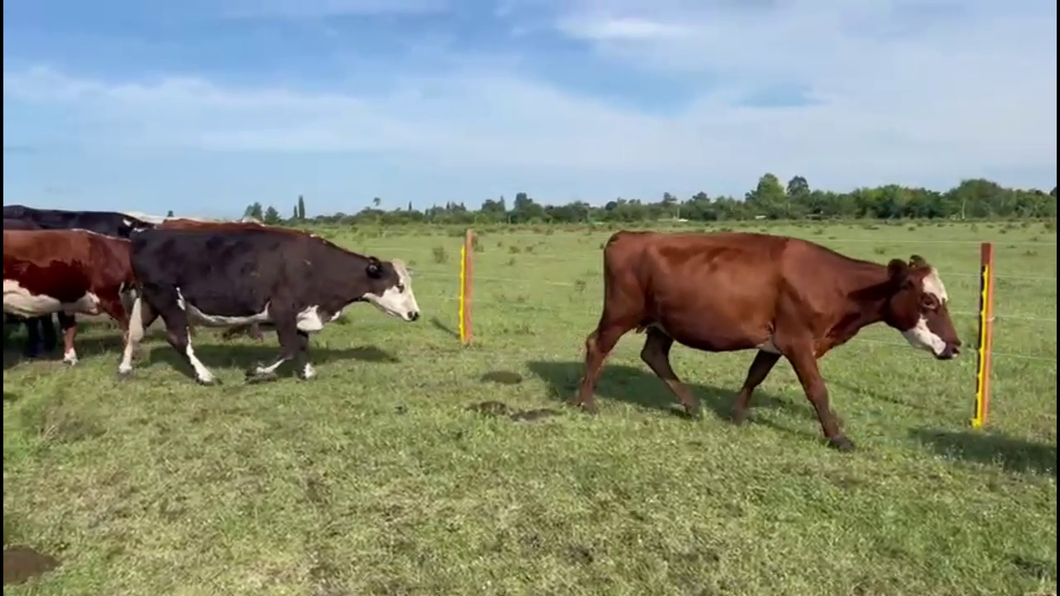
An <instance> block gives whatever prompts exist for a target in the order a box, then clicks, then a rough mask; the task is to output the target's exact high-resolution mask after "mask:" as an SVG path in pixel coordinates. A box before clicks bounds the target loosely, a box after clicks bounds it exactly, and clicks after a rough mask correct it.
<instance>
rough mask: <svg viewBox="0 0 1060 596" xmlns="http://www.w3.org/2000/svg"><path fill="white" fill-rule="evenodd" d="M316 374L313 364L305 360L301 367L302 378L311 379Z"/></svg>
mask: <svg viewBox="0 0 1060 596" xmlns="http://www.w3.org/2000/svg"><path fill="white" fill-rule="evenodd" d="M316 375H317V371H316V369H314V368H313V365H312V364H309V363H308V362H306V363H305V366H304V367H302V378H303V379H312V378H313V377H315V376H316Z"/></svg>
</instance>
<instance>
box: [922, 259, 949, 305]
mask: <svg viewBox="0 0 1060 596" xmlns="http://www.w3.org/2000/svg"><path fill="white" fill-rule="evenodd" d="M923 288H924V292H925V293H927V294H931V295H932V296H934V297H935V298H938V300H939V302H941V303H943V304H946V303H947V302H949V301H950V296H949V294H947V293H946V286H944V285H942V278H940V277H939V272H938V270H937V269H935V268H934V267H932V268H931V270H930V271H929V272H928V274H927V275H925V276H924V280H923Z"/></svg>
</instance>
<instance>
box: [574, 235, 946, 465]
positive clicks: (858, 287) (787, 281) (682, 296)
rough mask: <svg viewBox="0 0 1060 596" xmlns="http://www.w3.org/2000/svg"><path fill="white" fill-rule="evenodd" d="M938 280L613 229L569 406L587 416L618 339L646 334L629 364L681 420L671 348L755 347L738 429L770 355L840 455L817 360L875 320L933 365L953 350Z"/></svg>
mask: <svg viewBox="0 0 1060 596" xmlns="http://www.w3.org/2000/svg"><path fill="white" fill-rule="evenodd" d="M948 300H949V298H948V296H947V295H946V288H945V287H944V286H943V284H942V280H941V279H939V274H938V271H936V270H935V268H934V267H932V266H930V265H928V264H927V263H926V262H925V261H924V260H923V259H922V258H920V257H918V256H915V255H914V256H913V257H912V258H911V259H910V260H909V261H908V262H906V261H903V260H899V259H895V260H892V261H891V262H890V263H888V264H887V265H880V264H877V263H873V262H869V261H862V260H858V259H852V258H850V257H846V256H844V255H841V254H839V253H837V252H835V251H832V250H829V249H827V248H825V247H823V246H820V245H817V244H814V243H812V242H808V241H805V240H798V239H795V238H787V237H782V236H773V235H768V234H752V233H719V234H664V233H655V232H625V231H623V232H618V233H616V234H614V235H613V236H611V238H610V240H608V242H607V245H606V246H605V247H604V310H603V314H602V315H601V316H600V322H599V324H598V325H597V327H596V330H595V331H593V332H592V333H590V334H589V336H588V337H587V338H586V340H585V371H584V376H583V377H582V380H581V387H580V390H579V393H578V396H577V397H576V398H575V400H574V404H575V405H578V406H581V407H583V408H585V409H586V410H588V411H590V412H595V411H596V405H595V403H594V400H593V388H594V385H595V383H596V379H597V377H598V376H599V373H600V367H601V366H602V364H603V362H604V359H605V358H606V357H607V354H608V353H609V352H610V351H611V350H612V349H613V348H614V346H615V344H616V343H617V342H618V340H619V338H621V337H622V336H623V335H624V334H625V333H626V332H628V331H629V330H631V329H636V330H637V332H641V331H646V332H647V338H646V340H645V342H644V348H643V349H642V350H641V359H643V360H644V362H645V363H646V364H647V365H648V366H649V367H650V368H651V369H652V371H653V372H655V374H656V375H658V376H659V378H661V379H662V380H663V381H664V382H665V383H666V385H667V386H668V387H669V388H670V390H671V391H672V392H673V393H674V394H675V395H676V396H677V398H678V399H679V400H680V402H681V404H682V405H683V406H684V408H685V410H686V411H687V412H688V413H689V414H690V415H691V416H693V417H698V416H699V414H700V406H699V403H698V401H697V400H696V398H695V397H693V396H692V394H691V393H690V392H689V390H688V389H687V388H686V387H685V386H684V385H682V384H681V382H680V380H679V379H678V378H677V375H676V374H674V371H673V368H672V367H671V366H670V358H669V354H670V348H671V347H672V346H673V343H674V341H677V342H678V343H681V344H683V345H686V346H688V347H691V348H696V349H699V350H704V351H707V352H728V351H734V350H750V349H757V350H758V354H757V355H756V356H755V359H754V362H752V363H751V367H750V369H749V370H748V371H747V378H746V380H745V381H744V384H743V388H742V389H741V390H740V393H739V395H738V396H737V398H736V403H735V407H734V410H733V418H734V420H735V421H736V422H737V423H742V422H743V421H744V420H745V419H746V416H747V409H748V407H749V405H750V401H751V394H752V393H753V392H754V390H755V388H756V387H758V385H759V384H761V383H762V381H763V380H765V378H766V375H768V374H769V372H770V371H771V370H772V369H773V366H774V365H775V364H776V363H777V361H778V360H779V359H780V357H781V356H784V357H785V358H787V359H788V361H789V362H791V365H792V367H793V368H794V369H795V374H796V375H797V376H798V378H799V382H800V383H801V384H802V386H803V389H804V390H805V392H806V397H807V398H808V399H809V400H810V402H811V403H812V404H813V407H814V409H815V410H816V412H817V417H818V419H819V420H820V423H821V428H822V430H823V431H824V435H825V437H826V438H827V439H828V442H829V444H830V445H831V446H832V447H835V448H836V449H839V450H841V451H851V450H853V448H854V445H853V443H852V442H851V441H850V440H849V439H848V438H847V437H846V436H845V435H844V434H843V433H842V432H841V431H840V429H839V426H838V424H837V422H836V417H835V414H834V412H832V410H831V409H830V408H829V404H828V389H827V388H826V387H825V383H824V380H823V379H822V378H821V372H820V370H819V368H818V366H817V360H818V359H819V358H821V357H822V356H824V355H825V354H826V353H827V352H828V351H829V350H831V349H832V348H834V347H836V346H839V345H842V344H844V343H846V342H847V341H849V340H850V339H851V338H852V337H854V336H855V335H856V334H857V333H858V331H859V330H861V328H863V327H865V326H867V325H871V324H873V323H877V322H881V321H882V322H884V323H886V324H887V325H888V326H890V327H892V328H894V329H897V330H898V331H900V332H901V333H902V335H903V336H904V337H905V338H906V340H908V341H909V343H910V344H911V345H912V346H913V347H915V348H919V349H923V350H927V351H929V352H931V353H932V354H933V355H934V356H935V357H936V358H938V359H939V360H948V359H950V358H953V357H954V356H956V355H957V354H958V352H959V349H960V345H961V341H960V339H958V337H957V332H956V330H955V329H954V328H953V322H952V321H951V320H950V315H949V312H948V310H947V303H948Z"/></svg>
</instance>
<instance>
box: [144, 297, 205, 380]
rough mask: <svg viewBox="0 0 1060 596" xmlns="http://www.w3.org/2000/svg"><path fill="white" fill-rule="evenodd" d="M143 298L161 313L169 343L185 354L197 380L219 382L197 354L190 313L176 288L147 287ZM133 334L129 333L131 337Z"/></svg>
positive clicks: (185, 358) (178, 351)
mask: <svg viewBox="0 0 1060 596" xmlns="http://www.w3.org/2000/svg"><path fill="white" fill-rule="evenodd" d="M148 294H150V299H148V298H147V296H148ZM143 298H144V299H145V300H147V302H148V304H150V305H151V307H152V310H154V311H155V312H157V313H158V314H159V315H161V317H162V321H163V322H164V323H165V324H166V339H167V340H169V345H171V346H173V349H174V350H176V351H177V353H178V354H180V355H182V356H184V360H185V361H186V362H187V363H188V364H190V365H191V368H192V369H193V370H194V371H195V380H196V381H197V382H198V383H199V384H201V385H214V384H219V383H220V380H219V379H218V378H217V377H215V376H214V375H213V373H212V372H210V369H208V368H206V365H204V364H203V363H202V362H201V361H200V360H199V358H198V357H197V356H195V350H194V348H192V347H191V338H190V337H189V327H188V314H187V313H186V312H184V309H183V308H182V307H181V306H180V303H179V302H177V293H176V291H175V289H172V288H171V289H170V290H168V291H167V290H158V289H150V290H149V289H147V288H146V287H145V288H144V294H143ZM132 335H133V334H131V333H130V334H129V336H130V337H132Z"/></svg>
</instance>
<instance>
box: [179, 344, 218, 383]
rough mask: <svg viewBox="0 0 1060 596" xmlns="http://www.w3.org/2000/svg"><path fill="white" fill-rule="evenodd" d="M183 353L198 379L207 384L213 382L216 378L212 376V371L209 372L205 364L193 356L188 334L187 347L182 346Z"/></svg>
mask: <svg viewBox="0 0 1060 596" xmlns="http://www.w3.org/2000/svg"><path fill="white" fill-rule="evenodd" d="M185 333H188V331H185ZM184 354H185V355H186V356H187V357H188V360H189V361H190V362H191V367H192V368H194V369H195V376H196V377H198V379H199V381H201V382H203V383H207V384H209V383H213V382H214V381H215V380H216V378H215V377H214V376H213V373H212V372H210V369H208V368H206V365H204V364H203V363H202V362H200V361H199V359H198V358H196V357H195V350H194V349H192V347H191V337H190V334H189V337H188V347H187V348H184Z"/></svg>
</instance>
